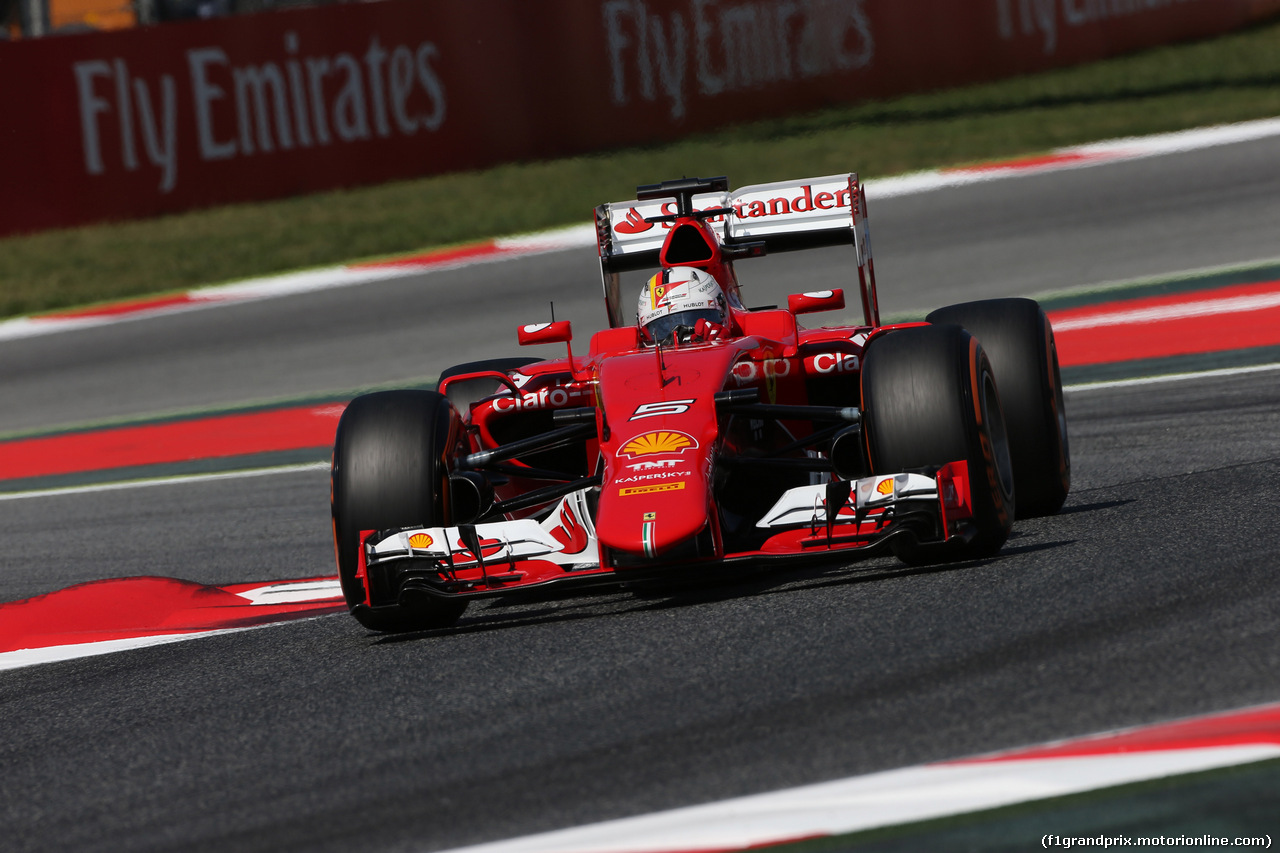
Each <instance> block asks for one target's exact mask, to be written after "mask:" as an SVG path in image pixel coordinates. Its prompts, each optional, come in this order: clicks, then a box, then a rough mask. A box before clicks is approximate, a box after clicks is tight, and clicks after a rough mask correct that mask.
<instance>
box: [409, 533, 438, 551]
mask: <svg viewBox="0 0 1280 853" xmlns="http://www.w3.org/2000/svg"><path fill="white" fill-rule="evenodd" d="M434 541H435V540H434V539H432V538H431V536H430V535H429V534H426V533H415V534H413V535H412V536H410V537H409V547H410V548H430V547H431V543H432V542H434Z"/></svg>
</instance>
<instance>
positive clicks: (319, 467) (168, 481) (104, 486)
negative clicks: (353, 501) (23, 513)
mask: <svg viewBox="0 0 1280 853" xmlns="http://www.w3.org/2000/svg"><path fill="white" fill-rule="evenodd" d="M328 470H329V463H328V462H306V463H303V464H300V465H277V466H275V467H272V468H248V469H245V470H241V471H221V472H217V473H212V474H178V475H175V476H172V477H154V478H151V479H146V480H122V481H120V482H116V483H93V484H90V485H85V486H66V487H63V488H56V489H33V490H32V491H29V492H9V493H0V501H20V500H26V499H27V498H49V497H61V496H63V495H87V494H93V493H94V492H115V491H120V490H121V489H145V488H150V487H151V486H172V485H176V484H179V483H207V482H209V481H211V480H243V479H246V478H248V477H267V476H271V475H272V474H297V473H299V472H302V471H328Z"/></svg>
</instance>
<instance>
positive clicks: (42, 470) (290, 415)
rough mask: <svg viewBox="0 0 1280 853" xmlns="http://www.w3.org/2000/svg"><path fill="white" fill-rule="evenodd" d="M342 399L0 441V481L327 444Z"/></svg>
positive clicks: (333, 431)
mask: <svg viewBox="0 0 1280 853" xmlns="http://www.w3.org/2000/svg"><path fill="white" fill-rule="evenodd" d="M344 408H345V406H344V405H342V404H330V405H324V406H302V407H296V408H289V409H278V410H276V411H269V412H252V413H249V414H240V415H221V416H219V417H213V418H201V419H196V420H188V421H176V422H173V423H164V424H150V425H145V426H129V427H117V428H113V429H104V430H98V431H95V432H83V433H72V434H69V435H55V436H48V437H45V438H28V439H17V440H14V441H9V442H3V443H0V480H11V479H20V478H24V477H44V476H50V475H54V474H70V473H79V472H83V471H103V470H107V469H109V468H125V467H130V466H135V465H158V464H163V463H169V462H186V461H189V460H192V459H214V458H221V457H227V456H243V455H246V454H250V453H267V452H272V451H282V450H298V449H300V448H306V447H326V446H329V445H332V444H333V438H334V434H335V432H336V431H337V427H338V418H339V417H341V416H342V411H343V409H344Z"/></svg>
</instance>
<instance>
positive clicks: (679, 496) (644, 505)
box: [596, 457, 707, 557]
mask: <svg viewBox="0 0 1280 853" xmlns="http://www.w3.org/2000/svg"><path fill="white" fill-rule="evenodd" d="M642 461H645V460H642ZM654 461H655V464H659V465H662V467H655V468H635V467H633V468H628V465H632V466H634V465H638V464H639V463H624V464H622V465H621V466H620V468H621V471H620V472H618V476H616V477H615V478H614V479H613V481H612V482H610V483H608V484H607V485H605V486H604V488H603V489H602V491H601V494H600V507H599V511H598V514H597V516H596V535H597V536H598V537H599V539H600V542H601V543H602V544H603V545H605V546H606V547H608V548H610V549H612V550H614V551H619V552H622V553H624V554H632V555H636V556H645V557H660V556H661V555H662V553H663V552H665V551H669V550H671V549H672V548H674V547H675V546H677V545H679V544H681V543H682V542H685V541H687V540H688V539H690V538H691V537H693V536H695V535H697V534H698V533H699V532H701V531H702V529H703V528H704V527H706V524H707V484H706V478H705V477H704V476H703V475H702V474H701V473H699V472H698V471H696V470H695V468H694V465H695V461H700V460H697V457H695V458H694V459H689V460H680V459H678V458H676V459H671V458H666V459H661V460H654ZM668 462H672V463H675V464H671V465H668V464H666V463H668Z"/></svg>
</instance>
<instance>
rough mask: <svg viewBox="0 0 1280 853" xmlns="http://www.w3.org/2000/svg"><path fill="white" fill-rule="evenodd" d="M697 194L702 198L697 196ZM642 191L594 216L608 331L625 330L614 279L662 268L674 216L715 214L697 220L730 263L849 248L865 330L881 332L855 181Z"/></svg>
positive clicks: (703, 183) (709, 182) (716, 183)
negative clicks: (779, 254)
mask: <svg viewBox="0 0 1280 853" xmlns="http://www.w3.org/2000/svg"><path fill="white" fill-rule="evenodd" d="M702 188H706V189H707V191H706V192H698V191H697V190H699V189H702ZM641 190H643V191H642V192H640V193H638V195H639V196H640V198H637V199H635V200H632V201H622V202H612V203H609V204H602V205H600V206H599V207H597V208H596V243H597V248H598V250H599V253H600V272H601V276H602V279H603V283H604V289H605V298H606V301H607V302H608V303H609V322H610V325H611V326H620V325H625V324H626V323H627V322H628V321H627V320H626V319H625V318H624V317H623V316H621V314H622V312H621V307H620V306H621V294H620V293H619V288H620V277H619V274H620V273H622V272H625V271H628V270H641V269H652V268H656V267H658V266H659V264H660V255H661V251H662V247H663V244H664V242H665V241H666V238H667V235H668V233H669V232H670V230H671V228H672V225H673V222H672V220H673V219H674V218H675V217H676V216H677V215H678V214H685V215H688V212H689V211H692V212H693V213H694V214H696V213H697V212H699V211H713V210H714V211H717V212H716V213H715V214H713V215H709V216H701V217H699V218H701V219H702V220H703V221H705V222H706V223H707V225H708V226H710V229H711V231H712V232H713V233H714V234H715V236H716V237H717V238H718V239H719V242H720V244H721V246H722V248H723V249H724V252H725V256H726V258H728V259H730V260H732V259H734V258H742V257H754V256H759V255H762V254H766V253H773V252H785V251H793V250H797V249H810V248H815V247H819V246H838V245H852V246H853V247H854V252H855V255H856V261H857V267H858V283H859V288H860V290H861V293H862V305H863V314H864V317H865V319H866V322H867V325H869V326H878V325H879V324H880V316H879V307H878V306H877V304H876V295H875V270H874V266H873V264H872V261H871V241H870V229H869V226H868V223H867V205H866V195H865V193H864V192H863V189H862V184H861V183H860V182H859V181H858V176H857V174H853V173H850V174H844V175H829V176H826V177H821V178H804V179H801V180H794V181H778V182H775V183H770V184H756V185H754V186H748V187H743V188H741V189H739V190H736V191H732V192H731V191H729V189H728V181H727V180H726V179H724V178H711V179H696V178H694V179H686V180H683V181H671V182H667V183H664V184H660V185H654V186H652V187H642V188H641ZM685 199H688V201H687V202H686V201H685ZM682 207H684V208H686V209H685V210H682V209H681V208H682ZM658 219H665V220H667V221H655V220H658Z"/></svg>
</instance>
